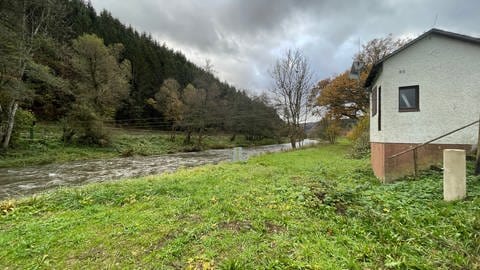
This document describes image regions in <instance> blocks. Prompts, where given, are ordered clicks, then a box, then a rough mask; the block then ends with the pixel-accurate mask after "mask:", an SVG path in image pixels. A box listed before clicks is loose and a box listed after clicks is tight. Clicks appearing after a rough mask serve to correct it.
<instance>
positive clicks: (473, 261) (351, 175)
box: [0, 145, 480, 269]
mask: <svg viewBox="0 0 480 270" xmlns="http://www.w3.org/2000/svg"><path fill="white" fill-rule="evenodd" d="M348 147H349V146H347V145H335V146H320V147H318V148H311V149H306V150H301V151H296V152H286V153H277V154H271V155H266V156H261V157H256V158H253V159H251V160H250V161H248V162H246V163H236V164H221V165H216V166H206V167H199V168H195V169H189V170H183V171H180V172H177V173H173V174H169V175H164V176H155V177H147V178H141V179H133V180H127V181H122V182H116V183H107V184H95V185H89V186H86V187H82V188H75V189H65V190H59V191H56V192H53V193H49V194H46V195H42V196H38V197H32V198H27V199H23V200H21V201H17V202H11V203H10V204H9V203H5V202H4V203H3V206H2V207H3V210H5V211H4V212H8V214H6V215H5V214H3V215H0V231H1V232H2V233H1V234H0V268H5V267H6V268H7V269H9V268H11V269H13V268H40V269H42V268H43V269H50V268H58V269H66V268H68V269H72V268H73V269H75V268H82V269H85V268H87V269H91V268H155V269H183V268H187V269H217V268H218V269H410V268H415V269H480V216H479V213H480V178H478V177H474V176H471V175H469V176H468V193H469V196H468V198H467V199H466V200H465V201H461V202H455V203H446V202H443V201H442V176H441V174H440V173H438V172H429V173H426V174H424V175H423V176H422V177H421V179H419V180H417V181H402V182H398V183H395V184H390V185H381V184H379V183H378V182H377V181H376V180H375V179H374V177H373V176H372V174H371V171H370V168H369V164H368V160H352V159H348V158H346V152H347V149H348ZM470 172H471V170H470Z"/></svg>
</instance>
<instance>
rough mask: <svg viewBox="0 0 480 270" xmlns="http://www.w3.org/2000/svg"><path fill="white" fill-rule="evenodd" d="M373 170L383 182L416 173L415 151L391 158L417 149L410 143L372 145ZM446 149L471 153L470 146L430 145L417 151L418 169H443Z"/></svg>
mask: <svg viewBox="0 0 480 270" xmlns="http://www.w3.org/2000/svg"><path fill="white" fill-rule="evenodd" d="M370 145H371V151H372V155H371V162H372V169H373V171H374V173H375V176H377V177H378V178H379V179H380V180H381V181H382V182H387V183H388V182H393V181H395V180H396V179H398V178H401V177H404V176H408V175H413V174H414V173H415V167H414V158H413V155H414V154H413V151H410V152H408V153H405V154H403V155H401V156H398V157H395V158H389V157H391V156H393V155H395V154H397V153H400V152H402V151H404V150H407V149H410V148H413V147H415V146H416V145H417V144H409V143H374V142H372V143H371V144H370ZM444 149H464V150H467V151H471V149H472V146H471V145H468V144H428V145H425V146H422V147H420V148H418V149H417V168H418V170H424V169H428V168H430V166H432V165H437V166H439V167H442V160H443V150H444Z"/></svg>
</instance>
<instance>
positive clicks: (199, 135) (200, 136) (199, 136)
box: [197, 129, 203, 147]
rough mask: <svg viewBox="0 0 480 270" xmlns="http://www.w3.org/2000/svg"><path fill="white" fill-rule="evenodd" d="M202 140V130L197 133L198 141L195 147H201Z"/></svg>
mask: <svg viewBox="0 0 480 270" xmlns="http://www.w3.org/2000/svg"><path fill="white" fill-rule="evenodd" d="M202 139H203V129H200V130H199V131H198V141H197V146H198V147H201V146H202Z"/></svg>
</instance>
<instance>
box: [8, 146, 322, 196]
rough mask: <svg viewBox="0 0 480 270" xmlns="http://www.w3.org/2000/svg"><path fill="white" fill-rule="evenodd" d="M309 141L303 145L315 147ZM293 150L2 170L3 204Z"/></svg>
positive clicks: (249, 150) (205, 153)
mask: <svg viewBox="0 0 480 270" xmlns="http://www.w3.org/2000/svg"><path fill="white" fill-rule="evenodd" d="M315 143H316V141H313V140H305V141H304V142H303V145H309V144H315ZM288 149H291V146H290V144H277V145H267V146H259V147H251V148H242V150H241V151H240V152H239V151H238V149H237V150H234V149H219V150H208V151H203V152H193V153H177V154H170V155H161V156H148V157H130V158H115V159H106V160H89V161H75V162H69V163H63V164H49V165H42V166H32V167H24V168H12V169H0V200H4V199H8V198H13V197H21V196H25V195H30V194H34V193H36V192H40V191H44V190H48V189H52V188H55V187H60V186H77V185H82V184H87V183H94V182H103V181H109V180H121V179H125V178H132V177H139V176H146V175H153V174H161V173H164V172H172V171H175V170H177V169H179V168H184V167H194V166H201V165H205V164H216V163H219V162H221V161H237V160H239V159H242V160H245V159H248V158H249V157H251V156H254V155H259V154H264V153H270V152H279V151H284V150H288Z"/></svg>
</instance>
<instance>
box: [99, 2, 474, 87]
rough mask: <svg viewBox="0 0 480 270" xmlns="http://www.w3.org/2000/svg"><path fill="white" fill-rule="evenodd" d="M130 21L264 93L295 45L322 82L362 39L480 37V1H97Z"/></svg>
mask: <svg viewBox="0 0 480 270" xmlns="http://www.w3.org/2000/svg"><path fill="white" fill-rule="evenodd" d="M92 3H93V5H94V7H95V8H97V10H101V9H107V10H109V11H111V13H112V14H113V15H114V16H116V17H118V18H119V19H120V20H121V21H122V22H124V23H126V24H131V25H132V26H134V27H136V28H137V29H139V30H141V31H146V32H151V33H152V34H153V35H154V36H155V37H156V38H158V39H159V41H160V42H162V43H163V42H166V43H167V45H168V46H169V47H172V48H174V49H176V50H181V51H183V52H184V53H185V55H186V56H187V57H188V58H189V59H191V60H192V61H193V62H195V63H197V64H199V65H203V64H204V61H205V59H207V58H208V59H211V60H212V62H213V64H214V66H215V69H216V70H217V71H218V73H217V75H218V76H219V77H220V78H221V79H222V80H227V81H228V82H230V83H232V84H234V85H235V86H237V87H239V88H249V89H252V90H254V91H257V92H260V91H262V90H266V89H268V88H269V85H270V78H269V75H268V70H269V69H270V67H271V66H272V64H273V63H274V62H275V60H276V59H277V58H279V57H281V56H282V54H283V53H284V51H285V50H286V49H287V48H289V47H297V48H299V49H301V50H303V51H304V53H305V55H306V56H307V57H308V58H309V60H310V62H311V66H312V67H313V69H314V71H315V74H316V75H317V78H318V79H321V78H324V77H328V76H331V75H333V74H338V73H340V72H343V71H344V70H346V69H347V68H348V67H349V65H350V62H351V59H352V57H353V55H354V54H355V53H356V52H357V51H358V42H359V40H360V41H361V42H362V43H365V42H367V41H368V40H370V39H373V38H377V37H383V36H386V35H387V34H389V33H392V34H394V35H396V36H401V35H410V36H416V35H418V34H421V33H422V32H424V31H426V30H428V29H429V28H431V27H432V26H433V24H434V20H435V17H436V16H438V19H437V22H436V25H435V26H436V27H438V28H442V29H445V30H451V31H457V32H460V33H464V34H470V35H480V32H479V30H478V25H480V17H479V16H478V14H480V1H476V0H459V1H449V0H445V1H440V0H423V1H416V0H372V1H347V0H323V1H322V0H296V1H295V0H221V1H217V0H204V1H194V0H176V1H168V0H137V1H124V0H122V1H119V0H92Z"/></svg>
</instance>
